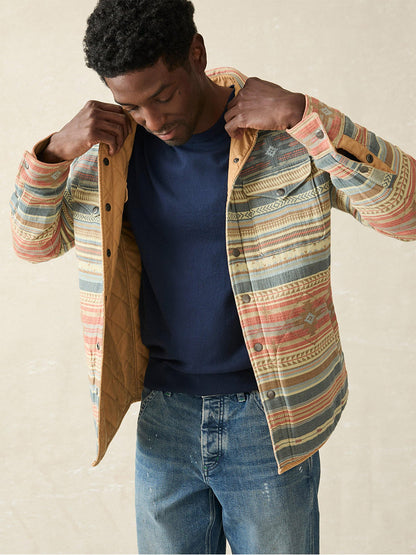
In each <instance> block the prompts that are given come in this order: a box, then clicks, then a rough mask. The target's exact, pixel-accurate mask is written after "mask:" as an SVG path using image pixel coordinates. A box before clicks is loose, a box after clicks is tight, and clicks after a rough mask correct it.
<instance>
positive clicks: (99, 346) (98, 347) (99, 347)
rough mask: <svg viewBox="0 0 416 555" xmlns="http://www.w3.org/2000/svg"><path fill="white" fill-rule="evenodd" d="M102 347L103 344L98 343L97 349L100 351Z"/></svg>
mask: <svg viewBox="0 0 416 555" xmlns="http://www.w3.org/2000/svg"><path fill="white" fill-rule="evenodd" d="M100 349H101V345H100V344H99V343H97V351H99V350H100Z"/></svg>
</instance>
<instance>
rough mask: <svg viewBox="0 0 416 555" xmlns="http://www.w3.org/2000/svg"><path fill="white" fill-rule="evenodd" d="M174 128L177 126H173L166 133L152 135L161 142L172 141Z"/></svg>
mask: <svg viewBox="0 0 416 555" xmlns="http://www.w3.org/2000/svg"><path fill="white" fill-rule="evenodd" d="M176 127H177V125H174V126H173V127H171V128H170V129H168V130H167V131H163V133H154V134H155V135H156V137H159V139H162V141H168V140H169V139H172V138H173V137H174V135H175V131H176Z"/></svg>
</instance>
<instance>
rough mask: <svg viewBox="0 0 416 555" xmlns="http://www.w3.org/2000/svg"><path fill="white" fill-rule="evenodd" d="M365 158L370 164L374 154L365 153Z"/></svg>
mask: <svg viewBox="0 0 416 555" xmlns="http://www.w3.org/2000/svg"><path fill="white" fill-rule="evenodd" d="M365 159H366V160H367V162H368V163H369V164H372V163H373V162H374V156H373V155H372V154H367V156H366V157H365Z"/></svg>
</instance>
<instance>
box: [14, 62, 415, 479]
mask: <svg viewBox="0 0 416 555" xmlns="http://www.w3.org/2000/svg"><path fill="white" fill-rule="evenodd" d="M209 76H210V78H211V79H213V80H214V81H215V82H216V83H218V84H221V85H225V86H231V85H234V86H235V88H236V93H238V90H239V89H240V88H241V87H242V86H243V84H244V79H245V78H244V76H243V75H241V74H240V73H238V72H237V71H235V70H231V69H228V68H224V69H219V70H214V71H211V72H210V73H209ZM133 140H134V130H133V132H132V133H131V134H130V135H129V136H128V137H127V139H126V141H125V143H124V146H123V149H122V150H121V151H120V152H119V153H118V154H116V155H115V156H113V157H109V156H108V151H107V147H106V146H105V145H99V146H98V145H96V146H94V147H93V148H92V149H91V150H90V151H88V152H87V153H86V154H84V155H83V156H81V157H80V158H79V159H76V160H74V161H73V162H72V163H69V162H62V163H59V164H49V165H48V164H44V163H42V162H40V161H39V160H38V159H37V158H36V152H39V151H40V149H42V148H43V146H44V144H45V143H44V142H41V143H39V144H38V145H37V146H36V147H35V149H34V151H33V152H32V153H29V152H26V153H25V155H24V158H23V161H22V163H21V166H20V170H19V174H18V176H17V183H16V188H15V192H14V194H13V196H12V200H11V212H12V230H13V239H14V247H15V250H16V252H17V254H18V255H19V256H20V257H21V258H24V259H27V260H30V261H32V262H41V261H44V260H48V259H51V258H54V257H56V256H59V255H61V254H63V253H65V252H66V251H68V250H69V249H70V248H71V247H73V246H75V249H76V253H77V258H78V264H79V286H80V295H81V314H82V323H83V331H84V340H85V350H86V355H87V359H88V367H89V380H90V386H91V397H92V402H93V411H94V417H95V422H96V426H97V433H98V453H97V458H96V460H95V462H94V464H97V463H98V462H99V461H100V460H101V458H102V457H103V456H104V454H105V451H106V449H107V447H108V445H109V443H110V441H111V439H112V438H113V436H114V434H115V433H116V431H117V429H118V427H119V425H120V423H121V421H122V419H123V416H124V415H125V413H126V411H127V410H128V408H129V406H130V404H131V403H132V402H134V401H138V400H140V396H141V390H142V386H143V377H144V373H145V370H146V365H147V360H148V352H147V349H146V348H145V346H144V345H143V344H142V342H141V337H140V321H139V310H138V303H139V286H140V272H141V261H140V253H139V251H138V247H137V245H136V242H135V240H134V237H133V234H132V231H131V228H130V227H129V224H128V222H127V221H125V220H123V207H124V203H125V200H126V198H127V197H126V195H127V188H126V180H127V170H128V163H129V158H130V155H131V151H132V146H133ZM415 185H416V162H415V160H413V159H412V158H410V157H409V156H407V155H406V154H404V153H403V152H402V151H401V150H399V149H398V148H397V147H395V146H393V145H391V144H389V143H387V142H386V141H384V140H382V139H380V138H379V137H376V136H375V135H374V134H373V133H371V132H369V131H367V130H366V129H364V128H363V127H361V126H359V125H356V124H354V123H352V122H351V121H350V119H348V118H347V117H346V116H344V115H343V114H341V113H340V112H338V111H337V110H334V109H333V108H329V107H328V106H326V105H324V104H322V103H321V102H319V101H318V100H315V99H313V98H311V97H306V109H305V113H304V117H303V119H302V120H301V122H299V123H298V124H297V125H296V126H295V127H294V128H292V129H290V130H288V131H255V130H247V131H246V132H245V134H244V137H243V138H242V139H239V140H235V139H233V140H232V141H231V147H230V161H229V178H228V199H227V206H226V213H225V214H224V217H225V218H226V230H227V231H226V247H227V256H228V265H229V272H230V277H231V282H232V287H233V291H234V295H235V301H236V305H237V309H238V313H239V317H240V321H241V326H242V330H243V335H244V338H245V342H246V346H247V349H248V353H249V355H250V359H251V362H252V366H253V369H254V373H255V376H256V379H257V383H258V388H259V391H260V393H261V398H262V402H263V405H264V409H265V412H266V415H267V420H268V425H269V428H270V435H271V439H272V443H273V446H274V451H275V455H276V460H277V463H278V468H279V472H280V473H282V472H284V471H286V470H288V469H289V468H291V467H293V466H295V465H296V464H299V463H300V462H301V461H303V460H304V459H306V458H307V457H309V456H310V455H311V454H312V453H313V452H315V451H316V450H317V449H319V448H320V447H321V445H322V444H323V443H324V442H325V441H326V440H327V438H328V437H329V435H330V434H331V432H332V430H333V429H334V427H335V426H336V423H337V421H338V420H339V418H340V415H341V412H342V410H343V408H344V406H345V403H346V400H347V374H346V370H345V365H344V359H343V353H342V349H341V344H340V340H339V334H338V325H337V320H336V317H335V312H334V307H333V302H332V296H331V283H330V209H331V207H332V206H334V207H336V208H339V209H341V210H343V211H345V212H349V213H350V214H352V215H353V216H354V217H355V218H356V219H357V220H359V221H361V222H362V223H363V224H366V225H369V226H371V227H373V228H375V229H377V230H378V231H380V232H382V233H385V234H387V235H390V236H392V237H396V238H398V239H402V240H404V241H408V240H414V239H416V209H415Z"/></svg>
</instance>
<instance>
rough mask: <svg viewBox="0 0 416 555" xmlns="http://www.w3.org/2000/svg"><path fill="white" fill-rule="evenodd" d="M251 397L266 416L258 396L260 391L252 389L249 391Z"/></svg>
mask: <svg viewBox="0 0 416 555" xmlns="http://www.w3.org/2000/svg"><path fill="white" fill-rule="evenodd" d="M250 396H251V398H252V399H253V401H254V404H255V405H256V406H257V408H258V409H259V411H260V412H261V413H262V414H264V415H265V416H266V413H265V411H264V406H263V403H262V400H261V397H260V392H259V391H252V392H251V393H250Z"/></svg>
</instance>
